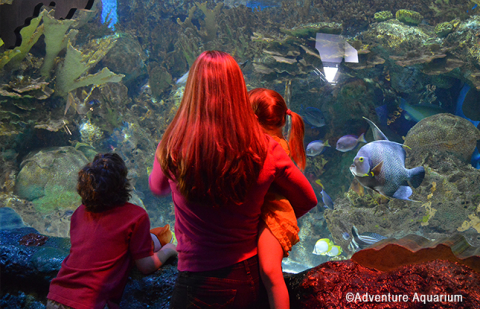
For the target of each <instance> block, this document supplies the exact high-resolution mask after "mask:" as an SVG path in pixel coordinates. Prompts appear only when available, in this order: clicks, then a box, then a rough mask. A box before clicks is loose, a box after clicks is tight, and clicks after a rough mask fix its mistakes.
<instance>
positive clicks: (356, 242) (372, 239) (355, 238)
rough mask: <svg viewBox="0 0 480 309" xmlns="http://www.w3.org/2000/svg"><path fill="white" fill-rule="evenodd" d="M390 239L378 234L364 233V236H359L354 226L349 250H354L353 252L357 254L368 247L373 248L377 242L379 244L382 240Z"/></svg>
mask: <svg viewBox="0 0 480 309" xmlns="http://www.w3.org/2000/svg"><path fill="white" fill-rule="evenodd" d="M387 238H388V237H385V236H382V235H380V234H377V233H368V232H367V233H363V234H362V235H360V234H358V230H357V228H356V227H355V225H354V226H352V240H351V241H350V244H349V245H348V248H349V249H350V250H352V251H353V252H356V251H357V250H362V249H365V248H367V247H368V246H371V245H373V244H375V243H377V242H379V241H380V240H382V239H387Z"/></svg>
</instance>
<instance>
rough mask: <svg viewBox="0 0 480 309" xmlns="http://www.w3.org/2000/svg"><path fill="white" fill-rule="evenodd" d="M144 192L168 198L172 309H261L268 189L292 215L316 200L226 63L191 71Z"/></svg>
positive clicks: (205, 62)
mask: <svg viewBox="0 0 480 309" xmlns="http://www.w3.org/2000/svg"><path fill="white" fill-rule="evenodd" d="M149 184H150V189H151V190H152V192H153V193H154V194H157V195H168V194H170V193H171V194H172V199H173V203H174V207H175V233H176V236H177V241H178V245H177V251H178V270H179V274H178V277H177V281H176V283H175V287H174V291H173V296H172V299H171V303H170V307H171V308H186V307H187V305H190V306H191V305H195V304H196V305H197V306H199V307H202V306H205V304H207V305H214V304H215V305H217V306H224V307H226V308H263V307H264V306H265V305H266V303H265V302H262V301H265V300H266V295H265V290H264V289H263V288H262V285H261V279H260V274H259V266H258V257H257V235H258V225H259V222H260V209H261V206H262V203H263V199H264V197H265V194H266V193H267V190H268V189H269V187H270V185H274V186H276V187H278V188H279V189H281V190H282V194H283V195H284V196H285V197H286V198H288V200H289V201H291V203H292V207H293V208H294V210H295V213H296V215H297V216H298V217H299V216H302V215H304V214H305V213H306V212H308V211H309V210H310V209H312V208H313V207H315V205H316V204H317V199H316V197H315V193H314V191H313V189H312V187H311V186H310V184H309V182H308V180H307V179H306V178H305V176H304V175H303V174H302V173H301V172H300V170H298V168H297V167H296V166H295V165H294V164H293V162H292V161H291V160H290V158H289V157H288V156H287V154H286V153H285V151H283V149H282V147H281V146H280V145H279V144H278V143H277V142H275V141H274V140H273V139H272V138H270V137H269V136H268V135H266V134H265V133H264V132H263V131H262V128H261V127H260V125H259V124H258V122H257V120H256V119H255V114H254V113H253V110H252V108H251V106H250V104H249V101H248V97H247V88H246V86H245V81H244V79H243V75H242V71H241V70H240V67H239V66H238V64H237V63H236V61H235V59H233V58H232V57H231V56H230V55H228V54H226V53H224V52H220V51H206V52H203V53H202V54H201V55H200V56H199V57H198V58H197V59H196V60H195V62H194V63H193V65H192V67H191V68H190V73H189V76H188V79H187V84H186V86H185V91H184V96H183V99H182V102H181V103H180V106H179V109H178V111H177V114H176V115H175V117H174V119H173V120H172V122H171V123H170V125H169V126H168V128H167V130H166V131H165V134H164V135H163V137H162V140H161V141H160V144H159V145H158V147H157V151H156V155H155V161H154V165H153V170H152V173H151V175H150V178H149Z"/></svg>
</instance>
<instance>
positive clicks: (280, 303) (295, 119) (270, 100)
mask: <svg viewBox="0 0 480 309" xmlns="http://www.w3.org/2000/svg"><path fill="white" fill-rule="evenodd" d="M248 98H249V100H250V104H252V108H253V111H254V112H255V115H256V116H257V120H258V122H259V123H260V125H261V126H262V128H263V130H264V131H265V132H266V133H267V134H269V135H270V136H271V137H273V139H275V140H276V141H277V142H278V143H279V144H280V145H281V146H282V148H283V149H284V150H285V152H286V153H287V154H288V155H289V156H290V158H292V159H293V161H294V162H295V163H296V164H297V167H298V168H300V170H302V171H303V170H304V169H305V164H306V155H305V148H304V145H303V136H304V130H305V129H304V123H303V120H302V117H300V115H298V114H297V113H295V112H292V111H291V110H290V109H288V107H287V104H286V103H285V100H284V99H283V98H282V96H281V95H280V94H279V93H278V92H276V91H274V90H270V89H265V88H256V89H253V90H250V91H249V92H248ZM287 116H290V117H291V129H290V136H289V140H288V142H287V141H286V140H285V137H284V136H283V132H282V129H283V127H284V126H285V122H286V119H287ZM278 193H280V194H278ZM261 218H262V220H261V221H260V230H259V236H258V260H259V263H260V275H261V277H262V281H263V284H264V285H265V288H266V289H267V294H268V301H269V303H270V308H272V309H273V308H275V309H288V308H290V302H289V297H288V290H287V286H286V284H285V280H284V278H283V272H282V259H283V258H284V257H287V256H288V252H289V251H290V250H291V249H292V246H293V245H295V244H296V243H297V242H298V241H299V238H298V231H299V228H298V225H297V218H296V216H295V212H294V210H293V208H292V205H291V204H290V202H289V201H288V200H287V199H286V198H285V197H284V196H282V195H281V192H275V191H274V190H272V189H270V190H269V191H268V192H267V194H266V195H265V200H264V202H263V206H262V216H261Z"/></svg>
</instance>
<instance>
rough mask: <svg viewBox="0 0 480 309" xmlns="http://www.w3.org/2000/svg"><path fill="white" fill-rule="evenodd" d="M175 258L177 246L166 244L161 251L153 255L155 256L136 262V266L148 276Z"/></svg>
mask: <svg viewBox="0 0 480 309" xmlns="http://www.w3.org/2000/svg"><path fill="white" fill-rule="evenodd" d="M174 256H177V248H176V246H175V245H174V244H166V245H165V246H163V247H162V248H161V249H160V250H159V251H157V252H155V253H153V255H151V256H147V257H144V258H141V259H138V260H135V265H137V268H138V270H140V271H141V272H142V273H143V274H145V275H148V274H150V273H152V272H154V271H156V270H157V269H159V268H160V267H161V266H162V265H163V264H165V262H166V261H167V260H168V259H169V258H171V257H174Z"/></svg>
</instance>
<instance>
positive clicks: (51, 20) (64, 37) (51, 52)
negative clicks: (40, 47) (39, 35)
mask: <svg viewBox="0 0 480 309" xmlns="http://www.w3.org/2000/svg"><path fill="white" fill-rule="evenodd" d="M53 12H54V11H53V10H52V11H50V13H46V14H44V15H43V16H44V18H43V27H44V34H45V38H44V41H45V58H44V60H43V65H42V67H41V69H40V73H41V74H42V76H44V77H49V76H50V71H51V70H52V69H53V66H54V62H55V57H57V55H58V53H59V52H60V51H61V50H63V49H65V48H66V47H67V44H68V42H69V41H70V40H73V39H74V38H75V36H76V35H77V34H78V30H75V29H71V30H70V31H69V33H68V34H65V33H66V32H67V30H68V29H69V28H70V26H71V25H72V24H73V23H75V20H74V19H64V20H58V19H55V17H54V16H53V14H52V13H53Z"/></svg>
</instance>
